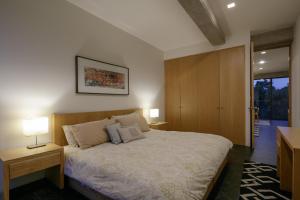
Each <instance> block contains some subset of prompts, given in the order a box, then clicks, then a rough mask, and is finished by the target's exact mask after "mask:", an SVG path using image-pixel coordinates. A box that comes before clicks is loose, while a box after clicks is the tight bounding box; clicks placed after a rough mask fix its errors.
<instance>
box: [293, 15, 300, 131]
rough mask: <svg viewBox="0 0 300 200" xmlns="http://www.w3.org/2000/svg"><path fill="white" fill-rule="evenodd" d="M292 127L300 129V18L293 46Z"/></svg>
mask: <svg viewBox="0 0 300 200" xmlns="http://www.w3.org/2000/svg"><path fill="white" fill-rule="evenodd" d="M292 126H295V127H300V16H299V17H298V20H297V23H296V26H295V35H294V42H293V46H292Z"/></svg>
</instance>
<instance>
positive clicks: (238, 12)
mask: <svg viewBox="0 0 300 200" xmlns="http://www.w3.org/2000/svg"><path fill="white" fill-rule="evenodd" d="M67 1H69V2H71V3H73V4H75V5H77V6H79V7H81V8H82V9H84V10H86V11H88V12H90V13H91V14H93V15H96V16H98V17H99V18H101V19H103V20H105V21H107V22H109V23H111V24H113V25H114V26H116V27H118V28H120V29H122V30H124V31H126V32H128V33H130V34H132V35H134V36H136V37H138V38H140V39H142V40H144V41H146V42H147V43H149V44H151V45H153V46H155V47H157V48H158V49H160V50H162V51H168V50H172V49H177V48H181V47H186V46H191V45H195V44H199V43H201V42H204V41H207V39H206V38H205V37H204V35H203V34H202V33H201V31H200V30H199V29H198V27H197V26H196V25H195V23H194V22H193V21H192V19H191V18H190V17H189V15H188V14H187V13H186V12H185V10H184V9H183V8H182V7H181V5H180V4H179V3H178V1H177V0H84V1H83V0H67ZM206 1H208V4H209V5H210V7H211V8H212V10H213V11H214V13H215V15H216V17H217V19H218V20H219V22H220V25H221V27H222V29H223V30H224V32H225V33H226V36H229V35H231V34H233V33H237V32H243V31H245V30H246V31H252V32H253V33H259V32H264V31H268V30H274V29H277V28H282V27H287V26H291V25H293V24H294V23H295V21H296V17H297V16H298V15H299V14H300V0H206ZM232 1H235V2H236V4H237V6H236V7H235V8H233V9H231V10H228V9H227V8H226V5H227V3H229V2H232Z"/></svg>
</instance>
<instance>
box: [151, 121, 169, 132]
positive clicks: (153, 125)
mask: <svg viewBox="0 0 300 200" xmlns="http://www.w3.org/2000/svg"><path fill="white" fill-rule="evenodd" d="M149 126H150V128H153V129H157V130H163V131H167V130H168V122H156V123H151V124H149Z"/></svg>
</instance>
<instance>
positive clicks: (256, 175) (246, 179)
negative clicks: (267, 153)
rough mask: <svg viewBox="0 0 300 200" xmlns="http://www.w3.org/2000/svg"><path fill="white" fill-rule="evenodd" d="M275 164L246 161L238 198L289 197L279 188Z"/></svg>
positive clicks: (289, 196)
mask: <svg viewBox="0 0 300 200" xmlns="http://www.w3.org/2000/svg"><path fill="white" fill-rule="evenodd" d="M276 173H277V169H276V167H275V166H272V165H267V164H260V163H255V162H252V161H246V162H245V163H244V170H243V177H242V180H241V186H240V200H241V199H243V200H246V199H247V200H260V199H284V200H288V199H291V194H290V193H288V192H284V191H281V190H280V187H279V184H280V182H279V178H278V177H277V174H276Z"/></svg>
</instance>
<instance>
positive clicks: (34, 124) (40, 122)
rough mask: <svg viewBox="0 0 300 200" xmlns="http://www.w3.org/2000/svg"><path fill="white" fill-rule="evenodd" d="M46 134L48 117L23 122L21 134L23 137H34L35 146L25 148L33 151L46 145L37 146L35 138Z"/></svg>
mask: <svg viewBox="0 0 300 200" xmlns="http://www.w3.org/2000/svg"><path fill="white" fill-rule="evenodd" d="M47 133H48V117H39V118H34V119H25V120H23V134H24V135H25V136H35V144H34V145H29V146H27V148H28V149H34V148H38V147H42V146H46V144H38V141H37V136H38V135H44V134H47Z"/></svg>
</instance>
